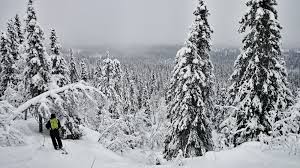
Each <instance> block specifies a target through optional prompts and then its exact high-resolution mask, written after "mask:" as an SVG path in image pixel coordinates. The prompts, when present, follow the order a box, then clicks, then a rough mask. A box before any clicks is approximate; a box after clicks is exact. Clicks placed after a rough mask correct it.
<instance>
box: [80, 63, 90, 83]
mask: <svg viewBox="0 0 300 168" xmlns="http://www.w3.org/2000/svg"><path fill="white" fill-rule="evenodd" d="M80 69H81V75H80V77H81V80H84V81H85V82H86V81H87V80H88V78H89V74H88V70H87V67H86V64H85V62H84V60H81V62H80Z"/></svg>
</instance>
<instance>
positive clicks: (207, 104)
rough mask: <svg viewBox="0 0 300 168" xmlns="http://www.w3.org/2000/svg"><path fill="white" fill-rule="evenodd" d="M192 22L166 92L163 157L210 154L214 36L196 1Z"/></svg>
mask: <svg viewBox="0 0 300 168" xmlns="http://www.w3.org/2000/svg"><path fill="white" fill-rule="evenodd" d="M194 15H195V21H194V23H193V24H192V27H191V32H190V34H189V36H188V40H187V41H186V43H185V47H183V48H182V49H180V50H179V51H178V53H177V56H176V65H175V68H174V70H173V76H172V78H171V84H170V87H169V91H168V97H167V101H168V120H169V121H170V131H169V133H168V135H167V137H166V140H165V150H164V157H165V158H166V159H168V160H170V159H172V158H176V157H177V155H178V154H179V151H180V150H181V151H182V152H183V156H184V157H186V158H188V157H194V156H202V155H203V154H204V153H205V152H207V151H211V150H213V148H214V147H213V146H214V145H213V142H212V135H211V125H210V119H209V117H210V115H211V114H212V113H213V112H212V111H213V105H212V100H211V98H212V93H213V91H212V85H213V78H214V75H213V72H212V71H213V66H212V63H211V62H210V60H209V53H208V52H209V51H210V42H209V41H210V38H211V33H212V32H213V31H212V29H211V28H210V26H209V24H208V21H207V17H208V15H209V13H208V10H207V8H206V6H205V4H204V2H203V1H202V0H199V2H198V5H197V8H196V10H195V12H194Z"/></svg>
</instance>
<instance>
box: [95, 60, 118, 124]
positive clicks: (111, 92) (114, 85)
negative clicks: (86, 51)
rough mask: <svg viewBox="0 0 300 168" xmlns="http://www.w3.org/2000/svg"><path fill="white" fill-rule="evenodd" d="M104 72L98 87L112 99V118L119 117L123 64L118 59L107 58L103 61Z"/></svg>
mask: <svg viewBox="0 0 300 168" xmlns="http://www.w3.org/2000/svg"><path fill="white" fill-rule="evenodd" d="M102 65H103V67H102V73H101V77H100V82H99V85H98V88H99V89H100V90H101V91H102V92H103V93H104V94H105V95H106V96H107V97H108V99H109V101H110V106H109V111H110V113H112V118H119V116H120V112H121V108H122V107H121V101H122V100H121V92H120V90H121V87H120V83H121V65H120V62H119V61H118V60H116V59H115V60H112V59H110V58H106V59H104V60H103V63H102Z"/></svg>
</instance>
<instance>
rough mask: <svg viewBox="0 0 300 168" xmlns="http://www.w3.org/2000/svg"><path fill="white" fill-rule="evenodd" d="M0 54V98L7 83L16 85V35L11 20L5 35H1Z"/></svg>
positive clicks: (17, 50)
mask: <svg viewBox="0 0 300 168" xmlns="http://www.w3.org/2000/svg"><path fill="white" fill-rule="evenodd" d="M0 43H1V44H0V54H1V59H0V62H1V75H0V76H1V79H0V86H1V89H0V97H1V96H3V94H4V91H5V90H6V88H7V86H8V84H9V83H11V84H13V85H17V83H18V80H17V75H16V73H17V67H16V65H15V64H16V61H18V59H19V57H20V54H19V42H18V34H17V32H16V30H15V27H14V22H13V20H9V22H8V24H7V33H2V35H1V42H0Z"/></svg>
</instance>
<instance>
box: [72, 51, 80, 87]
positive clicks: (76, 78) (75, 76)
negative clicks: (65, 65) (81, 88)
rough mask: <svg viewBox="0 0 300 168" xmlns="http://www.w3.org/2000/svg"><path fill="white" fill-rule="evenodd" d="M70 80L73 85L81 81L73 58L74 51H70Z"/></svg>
mask: <svg viewBox="0 0 300 168" xmlns="http://www.w3.org/2000/svg"><path fill="white" fill-rule="evenodd" d="M70 57H71V58H70V80H71V83H75V82H78V81H79V75H78V72H77V68H76V61H75V59H74V56H73V50H72V49H70Z"/></svg>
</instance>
